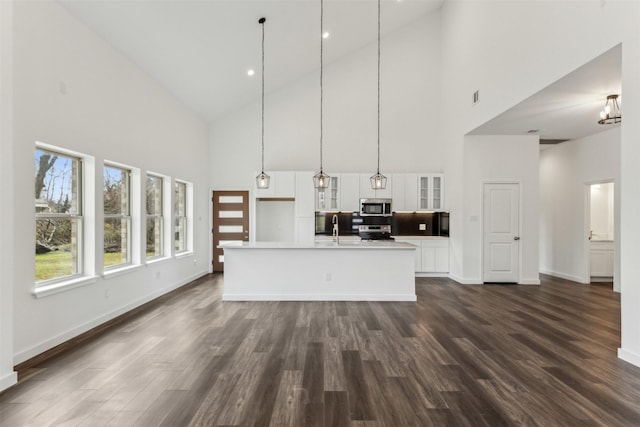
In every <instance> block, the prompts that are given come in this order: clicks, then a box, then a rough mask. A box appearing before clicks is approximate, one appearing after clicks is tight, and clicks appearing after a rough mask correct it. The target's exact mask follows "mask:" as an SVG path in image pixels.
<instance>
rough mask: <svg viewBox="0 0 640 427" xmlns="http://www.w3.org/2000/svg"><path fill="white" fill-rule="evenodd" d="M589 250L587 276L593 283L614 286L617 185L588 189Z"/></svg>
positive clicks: (604, 184)
mask: <svg viewBox="0 0 640 427" xmlns="http://www.w3.org/2000/svg"><path fill="white" fill-rule="evenodd" d="M587 187H588V190H587V197H588V203H587V204H586V206H587V211H588V215H587V222H586V225H587V227H588V231H587V235H588V238H587V239H588V251H589V256H588V257H587V260H588V261H587V273H588V274H587V277H589V282H590V283H599V284H605V283H606V284H611V285H612V286H613V276H614V267H613V266H614V259H615V241H614V240H615V239H614V236H615V233H614V230H615V219H614V218H615V208H614V206H615V203H614V202H615V200H614V197H615V196H614V183H613V182H602V183H597V184H590V185H588V186H587Z"/></svg>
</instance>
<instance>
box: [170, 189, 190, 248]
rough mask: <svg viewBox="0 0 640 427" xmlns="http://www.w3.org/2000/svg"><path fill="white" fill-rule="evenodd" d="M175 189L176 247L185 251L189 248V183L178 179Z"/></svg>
mask: <svg viewBox="0 0 640 427" xmlns="http://www.w3.org/2000/svg"><path fill="white" fill-rule="evenodd" d="M174 191H175V194H174V199H173V211H174V215H173V216H174V249H175V251H176V252H184V251H186V250H187V184H186V183H185V182H180V181H176V183H175V188H174Z"/></svg>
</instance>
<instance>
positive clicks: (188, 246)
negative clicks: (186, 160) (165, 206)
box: [171, 179, 193, 256]
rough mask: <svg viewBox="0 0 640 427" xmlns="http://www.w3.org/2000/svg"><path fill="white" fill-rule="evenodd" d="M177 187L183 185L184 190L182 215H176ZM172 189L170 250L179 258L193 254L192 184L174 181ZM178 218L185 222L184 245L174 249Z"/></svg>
mask: <svg viewBox="0 0 640 427" xmlns="http://www.w3.org/2000/svg"><path fill="white" fill-rule="evenodd" d="M178 185H184V189H185V192H184V194H185V202H184V215H178V212H177V211H176V200H175V197H176V188H177V186H178ZM172 189H173V197H172V199H171V201H172V203H173V206H172V207H173V209H172V211H173V212H172V219H173V221H172V228H171V230H172V232H173V234H172V239H171V243H172V245H171V246H172V248H173V250H174V251H175V252H174V254H175V255H176V256H180V255H185V254H189V253H191V252H193V228H192V227H193V220H192V217H193V184H191V183H189V182H187V181H182V180H178V179H176V180H174V184H173V186H172ZM179 218H183V219H184V221H185V226H184V245H183V247H182V248H179V249H177V248H176V242H177V240H176V222H177V220H178V219H179Z"/></svg>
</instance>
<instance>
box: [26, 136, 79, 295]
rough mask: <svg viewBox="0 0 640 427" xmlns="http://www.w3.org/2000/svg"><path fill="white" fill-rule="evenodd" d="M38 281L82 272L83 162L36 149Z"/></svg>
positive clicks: (67, 276) (36, 252)
mask: <svg viewBox="0 0 640 427" xmlns="http://www.w3.org/2000/svg"><path fill="white" fill-rule="evenodd" d="M35 211H36V233H35V259H36V271H35V281H36V283H39V282H46V281H54V280H59V279H62V278H70V277H73V276H79V275H81V274H82V273H83V271H82V240H83V233H82V231H83V227H82V226H83V217H82V161H81V159H80V158H78V157H73V156H71V155H66V154H62V153H59V152H55V151H49V150H46V149H43V148H36V152H35Z"/></svg>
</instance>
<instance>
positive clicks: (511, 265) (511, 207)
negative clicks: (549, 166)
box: [483, 183, 520, 283]
mask: <svg viewBox="0 0 640 427" xmlns="http://www.w3.org/2000/svg"><path fill="white" fill-rule="evenodd" d="M519 207H520V184H516V183H508V184H485V185H484V224H483V234H484V245H483V246H484V247H483V259H484V262H483V264H484V265H483V280H484V282H485V283H486V282H500V283H518V280H519V269H518V264H519V258H520V257H519V249H520V244H519V241H520V235H519V233H520V231H519V230H520V226H519V218H520V212H519Z"/></svg>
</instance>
